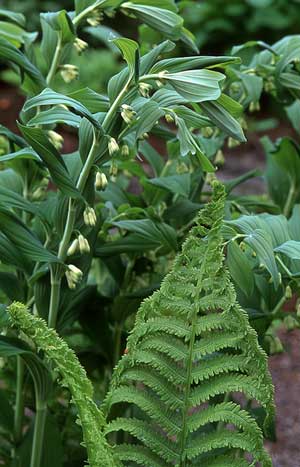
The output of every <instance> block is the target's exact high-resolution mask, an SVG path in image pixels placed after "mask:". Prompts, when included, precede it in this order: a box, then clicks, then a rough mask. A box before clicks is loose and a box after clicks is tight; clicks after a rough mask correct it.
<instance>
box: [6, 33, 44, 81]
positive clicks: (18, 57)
mask: <svg viewBox="0 0 300 467" xmlns="http://www.w3.org/2000/svg"><path fill="white" fill-rule="evenodd" d="M0 59H4V60H5V61H7V60H8V61H11V62H13V63H15V64H16V65H18V66H19V67H20V68H21V69H22V70H23V71H24V73H26V74H27V75H28V76H29V77H30V78H31V79H32V80H33V82H34V83H35V84H36V86H37V89H42V88H44V87H45V85H46V83H45V79H44V77H43V75H42V74H41V72H40V71H39V70H38V69H37V68H36V67H35V66H34V65H33V64H32V63H31V62H30V61H29V60H28V58H27V57H26V55H24V54H23V53H22V52H20V50H18V49H17V48H16V47H15V46H14V45H12V44H11V43H10V42H9V41H7V40H6V39H4V38H3V37H0Z"/></svg>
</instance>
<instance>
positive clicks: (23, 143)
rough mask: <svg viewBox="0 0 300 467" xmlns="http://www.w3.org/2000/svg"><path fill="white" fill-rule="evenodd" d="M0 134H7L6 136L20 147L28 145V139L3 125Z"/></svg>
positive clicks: (0, 127)
mask: <svg viewBox="0 0 300 467" xmlns="http://www.w3.org/2000/svg"><path fill="white" fill-rule="evenodd" d="M0 135H4V136H6V138H7V139H8V140H9V141H11V142H12V143H14V144H16V145H17V146H19V147H20V148H23V147H25V146H26V141H24V139H23V138H21V137H20V136H18V135H15V133H13V132H12V131H11V130H9V129H8V128H6V127H5V126H3V125H0Z"/></svg>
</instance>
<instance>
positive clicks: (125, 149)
mask: <svg viewBox="0 0 300 467" xmlns="http://www.w3.org/2000/svg"><path fill="white" fill-rule="evenodd" d="M121 154H122V156H124V157H128V156H129V154H130V152H129V146H128V145H127V144H123V146H122V148H121Z"/></svg>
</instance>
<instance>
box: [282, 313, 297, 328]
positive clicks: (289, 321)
mask: <svg viewBox="0 0 300 467" xmlns="http://www.w3.org/2000/svg"><path fill="white" fill-rule="evenodd" d="M283 323H284V325H285V327H286V329H287V331H293V330H294V329H297V328H299V321H298V320H297V319H296V318H295V317H294V316H292V315H288V316H286V317H285V318H284V320H283Z"/></svg>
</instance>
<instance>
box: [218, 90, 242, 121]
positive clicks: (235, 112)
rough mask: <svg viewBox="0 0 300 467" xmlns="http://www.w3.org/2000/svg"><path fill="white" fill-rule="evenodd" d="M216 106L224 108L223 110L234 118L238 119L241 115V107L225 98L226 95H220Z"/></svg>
mask: <svg viewBox="0 0 300 467" xmlns="http://www.w3.org/2000/svg"><path fill="white" fill-rule="evenodd" d="M218 104H220V105H221V106H222V107H224V109H226V110H227V112H229V113H230V114H231V115H232V116H233V117H234V118H239V117H241V115H243V111H244V109H243V106H242V105H241V104H240V103H239V102H237V101H235V100H234V99H232V98H231V97H229V96H227V94H223V93H222V94H221V96H220V97H219V99H218Z"/></svg>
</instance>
